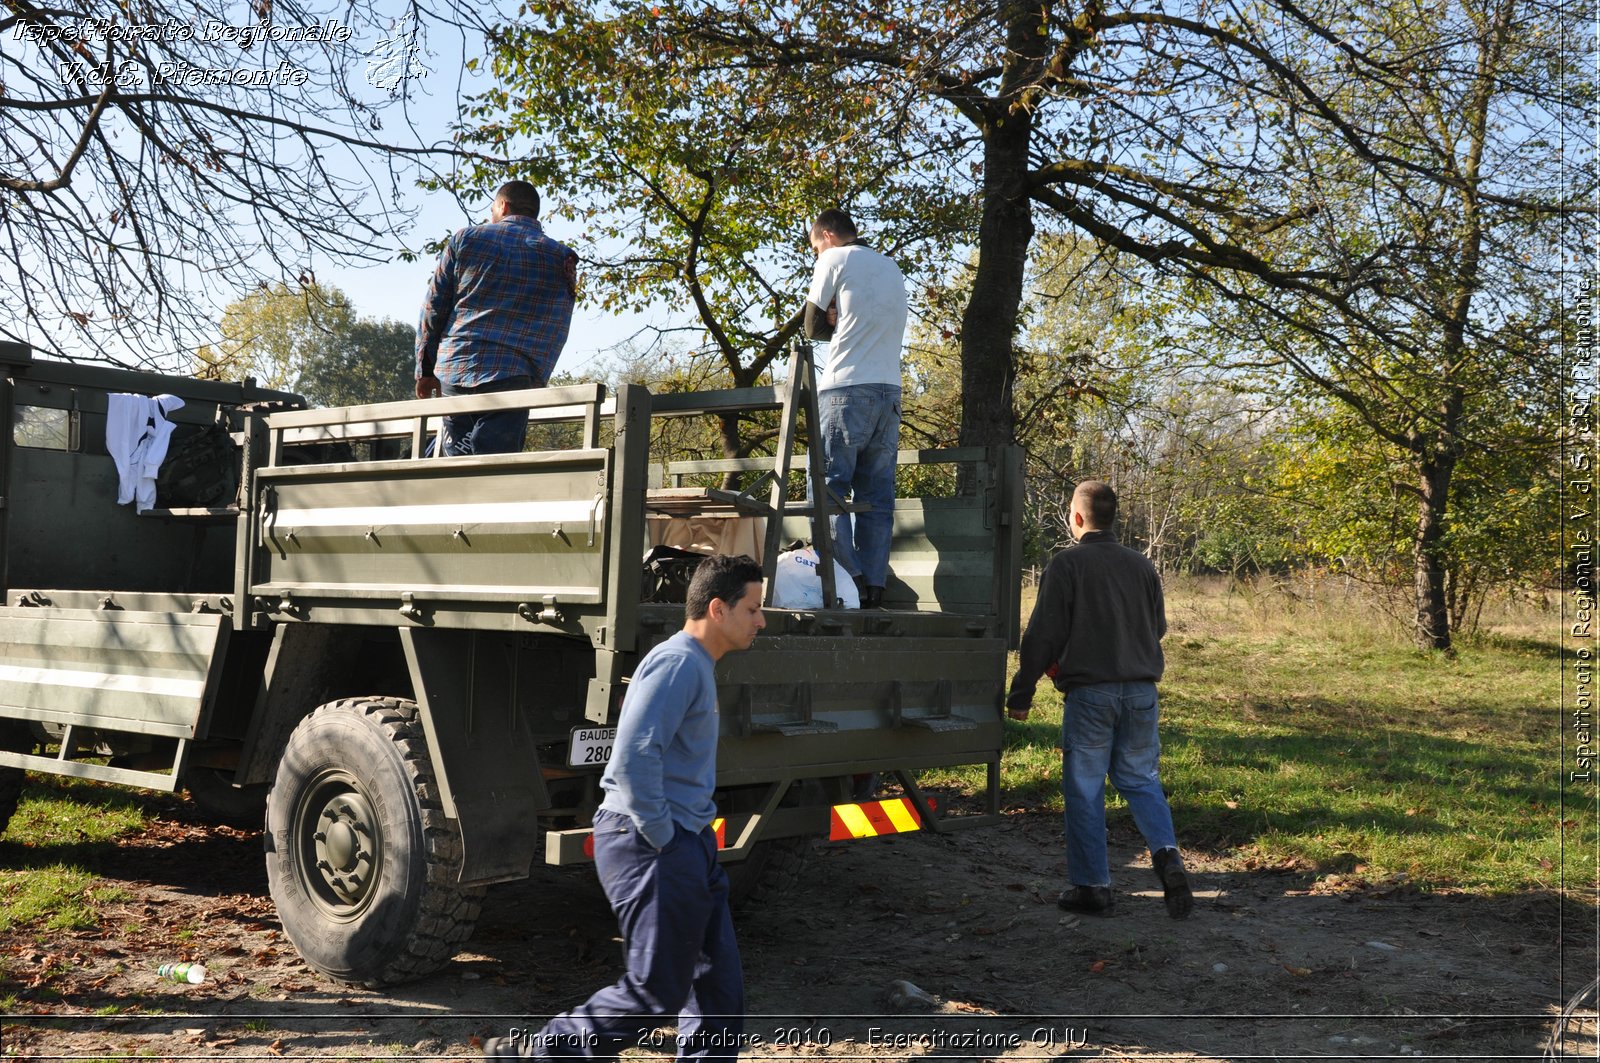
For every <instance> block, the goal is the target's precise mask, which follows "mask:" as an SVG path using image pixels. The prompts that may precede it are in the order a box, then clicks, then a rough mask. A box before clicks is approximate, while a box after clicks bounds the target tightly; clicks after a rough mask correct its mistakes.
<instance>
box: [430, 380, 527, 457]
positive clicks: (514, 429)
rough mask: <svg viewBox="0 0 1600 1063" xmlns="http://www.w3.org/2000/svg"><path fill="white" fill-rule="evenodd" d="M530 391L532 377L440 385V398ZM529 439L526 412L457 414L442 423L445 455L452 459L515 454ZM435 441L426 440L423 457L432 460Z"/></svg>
mask: <svg viewBox="0 0 1600 1063" xmlns="http://www.w3.org/2000/svg"><path fill="white" fill-rule="evenodd" d="M531 387H533V377H531V376H508V377H502V378H501V379H499V380H491V381H489V382H488V383H487V384H479V385H478V386H476V387H469V388H463V387H457V386H456V385H454V384H442V385H440V394H442V395H443V396H444V397H445V398H449V397H450V396H452V395H489V394H493V393H494V392H498V391H522V390H524V389H526V388H531ZM527 435H528V411H527V410H500V411H499V412H497V413H458V414H455V415H453V416H450V417H446V418H445V419H444V452H445V454H446V455H448V456H450V457H452V458H454V457H460V456H461V455H463V454H515V453H517V452H518V451H519V450H521V449H522V445H523V442H524V441H525V440H526V439H527ZM435 442H436V441H435V440H432V439H430V440H428V445H427V447H426V448H424V450H423V452H422V453H423V456H424V457H429V458H431V457H433V449H434V443H435Z"/></svg>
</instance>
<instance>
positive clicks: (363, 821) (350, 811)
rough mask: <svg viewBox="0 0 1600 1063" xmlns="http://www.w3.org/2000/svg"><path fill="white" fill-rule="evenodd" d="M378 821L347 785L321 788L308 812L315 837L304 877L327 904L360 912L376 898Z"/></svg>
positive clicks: (308, 825)
mask: <svg viewBox="0 0 1600 1063" xmlns="http://www.w3.org/2000/svg"><path fill="white" fill-rule="evenodd" d="M377 822H378V819H377V816H376V814H375V813H374V812H373V809H372V805H371V804H370V803H369V802H368V801H367V799H366V797H365V795H363V794H362V793H361V792H360V791H358V790H355V789H352V788H350V787H349V786H348V784H343V785H340V784H331V781H330V785H325V786H323V787H319V788H318V790H317V792H316V793H314V794H312V795H311V800H310V801H308V802H307V803H306V806H305V818H304V819H303V820H302V823H303V824H304V826H305V829H306V830H308V831H309V832H310V841H311V843H312V844H311V846H310V847H309V848H310V852H309V853H308V854H307V855H308V856H309V857H310V860H309V861H308V863H309V864H310V866H309V867H307V868H305V869H304V871H305V874H306V876H307V879H308V880H309V885H311V886H312V892H313V894H314V895H316V896H317V897H318V898H319V899H320V900H321V901H322V902H323V904H325V905H327V906H330V907H333V908H340V909H347V906H348V907H350V908H359V907H360V906H361V905H362V904H363V903H364V902H365V901H366V899H367V898H368V897H369V896H370V895H371V893H372V888H373V884H374V883H375V882H376V881H377V878H378V875H377V871H378V863H379V860H380V859H381V848H380V844H381V840H382V839H381V838H380V836H379V833H378V827H377Z"/></svg>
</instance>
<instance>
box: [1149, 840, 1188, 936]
mask: <svg viewBox="0 0 1600 1063" xmlns="http://www.w3.org/2000/svg"><path fill="white" fill-rule="evenodd" d="M1150 866H1151V867H1153V868H1155V872H1156V879H1157V880H1158V881H1159V882H1160V883H1161V895H1162V898H1163V899H1164V900H1165V901H1166V902H1167V914H1168V915H1170V916H1172V918H1174V919H1187V918H1189V913H1190V912H1192V911H1194V894H1193V893H1192V892H1191V891H1190V890H1189V876H1188V875H1187V874H1186V873H1185V872H1184V870H1183V857H1182V856H1180V855H1179V854H1178V850H1176V849H1162V850H1161V851H1160V852H1155V853H1151V854H1150Z"/></svg>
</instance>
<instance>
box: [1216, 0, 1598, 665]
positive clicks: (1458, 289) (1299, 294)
mask: <svg viewBox="0 0 1600 1063" xmlns="http://www.w3.org/2000/svg"><path fill="white" fill-rule="evenodd" d="M1575 18H1577V15H1576V13H1574V12H1572V11H1569V10H1566V9H1563V8H1559V7H1546V6H1542V5H1535V4H1530V3H1526V2H1525V0H1449V2H1447V3H1441V4H1439V5H1437V7H1436V8H1435V9H1430V11H1429V16H1428V17H1426V18H1418V17H1417V13H1416V8H1415V7H1414V6H1413V5H1411V4H1404V3H1380V4H1375V5H1363V6H1361V7H1359V8H1355V7H1352V8H1350V9H1348V10H1345V11H1343V12H1342V13H1341V16H1340V21H1341V24H1342V25H1344V26H1345V28H1346V32H1345V33H1344V34H1342V35H1341V37H1340V38H1339V40H1338V41H1337V42H1322V43H1317V42H1309V41H1308V42H1306V43H1307V47H1308V54H1309V55H1310V56H1311V57H1315V56H1316V55H1318V54H1319V53H1322V52H1326V51H1327V50H1328V49H1329V48H1333V49H1334V51H1335V52H1337V54H1339V55H1342V56H1343V66H1342V68H1341V67H1335V66H1333V65H1331V64H1326V63H1317V62H1315V61H1314V59H1313V58H1308V59H1304V60H1301V61H1299V62H1298V63H1297V68H1298V69H1301V70H1302V71H1303V72H1302V74H1301V76H1302V78H1303V80H1305V81H1306V83H1307V84H1308V85H1311V86H1312V87H1313V89H1314V91H1316V92H1318V93H1319V94H1321V95H1323V96H1325V97H1326V98H1328V99H1330V100H1333V101H1335V102H1336V103H1337V105H1338V108H1339V111H1338V113H1339V114H1340V115H1342V116H1344V117H1343V118H1342V119H1341V120H1340V121H1335V120H1334V119H1333V118H1331V117H1329V116H1326V115H1318V114H1304V115H1296V116H1294V119H1295V120H1294V121H1293V122H1291V123H1290V124H1288V125H1287V126H1286V129H1285V134H1284V136H1283V137H1282V138H1281V140H1280V141H1279V144H1278V148H1277V150H1279V151H1280V152H1281V153H1282V154H1281V164H1282V167H1283V168H1284V169H1285V170H1286V171H1288V172H1293V173H1295V174H1296V175H1297V176H1296V180H1294V181H1293V182H1289V183H1287V188H1286V192H1285V195H1286V196H1287V205H1288V207H1289V211H1288V214H1289V216H1290V217H1291V218H1292V219H1293V220H1292V221H1290V222H1288V223H1286V224H1285V225H1284V226H1282V227H1280V228H1279V229H1278V230H1277V231H1276V232H1274V233H1272V234H1270V237H1269V238H1267V239H1263V240H1262V241H1259V246H1261V247H1263V248H1267V249H1269V250H1268V251H1263V253H1271V254H1274V255H1276V256H1277V257H1278V258H1280V259H1283V260H1287V261H1294V260H1295V259H1298V260H1299V261H1300V262H1301V263H1303V264H1305V265H1306V266H1310V265H1311V264H1313V263H1316V262H1322V263H1327V264H1329V265H1330V266H1332V267H1335V268H1337V269H1339V270H1341V271H1343V272H1344V274H1345V275H1347V276H1348V277H1350V278H1351V281H1350V283H1349V284H1348V287H1347V292H1346V294H1345V296H1344V297H1343V298H1342V299H1341V300H1340V301H1339V302H1338V303H1336V304H1332V305H1330V304H1329V303H1327V302H1326V301H1325V300H1322V299H1319V298H1311V297H1309V296H1308V295H1307V294H1306V293H1305V292H1303V291H1299V290H1295V289H1292V288H1283V287H1272V286H1269V285H1264V284H1261V283H1258V282H1251V281H1241V282H1238V283H1237V284H1236V285H1235V283H1234V281H1229V280H1226V279H1220V278H1218V277H1216V276H1211V277H1208V278H1207V279H1208V280H1209V281H1210V282H1211V283H1212V284H1214V285H1216V286H1218V287H1219V288H1220V289H1221V290H1222V292H1223V295H1224V296H1225V300H1224V301H1225V303H1226V305H1230V306H1232V307H1234V308H1235V310H1236V312H1235V313H1234V314H1232V315H1231V317H1229V318H1228V320H1226V321H1225V322H1223V328H1224V330H1225V331H1226V332H1227V333H1228V334H1230V335H1231V336H1232V337H1233V343H1232V344H1230V345H1228V346H1227V347H1224V348H1223V349H1224V350H1228V351H1229V352H1230V353H1232V354H1238V353H1239V352H1240V351H1241V348H1242V350H1243V355H1242V358H1241V360H1242V361H1246V362H1249V363H1252V364H1255V365H1262V364H1266V365H1267V366H1268V367H1269V369H1272V370H1274V371H1277V372H1278V373H1279V375H1280V380H1282V381H1284V382H1285V383H1286V385H1287V387H1288V389H1289V390H1290V391H1292V392H1295V393H1298V394H1300V395H1301V396H1304V397H1305V399H1306V401H1307V402H1309V403H1311V406H1310V407H1307V408H1313V407H1315V406H1316V405H1317V404H1319V403H1321V402H1332V403H1335V404H1337V405H1338V406H1340V407H1342V408H1343V409H1344V411H1346V413H1347V414H1348V415H1349V419H1348V420H1345V419H1342V418H1341V419H1338V420H1337V421H1336V422H1334V423H1333V424H1332V425H1331V426H1330V430H1331V438H1334V439H1337V440H1339V441H1340V442H1341V443H1342V444H1343V445H1344V447H1345V448H1346V449H1348V450H1350V451H1351V460H1358V459H1364V460H1365V461H1366V467H1367V468H1368V469H1369V471H1376V470H1379V469H1381V470H1382V471H1383V475H1382V476H1381V477H1380V478H1379V479H1378V480H1376V481H1374V483H1373V492H1372V493H1373V494H1375V495H1389V494H1392V496H1393V497H1394V498H1395V499H1396V500H1397V504H1403V506H1404V507H1405V508H1406V509H1407V510H1408V513H1409V515H1408V517H1407V519H1406V520H1405V521H1404V542H1405V543H1406V546H1407V551H1408V556H1409V558H1410V565H1409V569H1410V572H1409V579H1408V580H1407V582H1408V583H1409V584H1410V587H1411V600H1412V623H1413V629H1414V634H1415V640H1416V642H1417V644H1418V645H1419V646H1421V647H1424V648H1430V649H1448V648H1449V646H1450V641H1451V640H1450V632H1451V619H1452V612H1454V613H1455V614H1456V615H1457V616H1459V615H1461V613H1462V611H1461V609H1460V608H1459V602H1461V601H1463V600H1465V599H1470V597H1471V593H1470V591H1468V590H1467V589H1466V588H1468V587H1469V586H1470V585H1472V584H1473V582H1474V581H1475V580H1476V579H1478V578H1480V577H1481V576H1483V575H1484V574H1485V573H1487V572H1488V571H1489V568H1486V567H1485V565H1486V564H1487V560H1486V555H1483V556H1477V557H1474V556H1473V555H1472V554H1470V553H1462V552H1461V550H1460V546H1461V544H1462V543H1463V542H1465V541H1466V540H1467V539H1469V538H1471V535H1470V533H1469V532H1468V524H1469V522H1470V521H1471V520H1472V519H1473V517H1471V516H1468V515H1466V514H1458V513H1457V507H1456V502H1455V501H1454V499H1455V492H1456V491H1457V490H1458V488H1460V487H1462V486H1464V485H1463V484H1462V483H1461V482H1459V481H1458V476H1461V475H1463V474H1465V473H1467V472H1468V470H1469V469H1470V470H1471V477H1472V478H1473V483H1474V484H1475V489H1477V490H1480V491H1481V490H1484V489H1488V490H1490V492H1491V494H1492V493H1493V490H1494V486H1495V485H1497V486H1498V487H1499V489H1500V490H1502V491H1505V490H1508V489H1511V488H1514V487H1518V486H1519V482H1518V481H1517V480H1516V479H1515V477H1516V476H1519V475H1527V474H1529V473H1530V471H1531V470H1534V469H1538V468H1542V467H1546V466H1547V465H1548V464H1549V462H1550V461H1551V460H1552V455H1553V448H1554V446H1555V445H1556V442H1557V440H1558V436H1557V434H1556V433H1554V432H1551V431H1550V429H1551V426H1552V425H1553V424H1555V423H1556V422H1555V420H1554V419H1553V418H1552V417H1550V416H1549V413H1550V411H1552V410H1553V409H1554V408H1555V407H1556V406H1557V405H1558V404H1559V401H1560V396H1559V380H1560V365H1559V360H1558V354H1559V350H1560V347H1561V345H1562V343H1563V342H1565V341H1567V340H1570V337H1564V336H1562V335H1561V334H1560V333H1559V331H1558V327H1559V323H1560V322H1561V321H1562V320H1563V318H1562V315H1561V313H1560V310H1559V306H1558V301H1559V299H1560V298H1561V296H1562V294H1563V277H1564V270H1565V268H1566V263H1567V262H1568V261H1571V260H1575V259H1576V257H1577V256H1578V255H1580V254H1581V238H1580V236H1579V235H1578V233H1577V231H1576V230H1577V227H1576V226H1572V225H1571V224H1570V223H1569V221H1568V219H1569V218H1570V216H1571V214H1572V212H1573V208H1572V207H1571V206H1570V200H1569V199H1568V198H1566V197H1574V196H1575V194H1576V198H1579V199H1581V198H1582V197H1583V196H1584V195H1587V194H1589V193H1588V192H1585V191H1584V190H1592V189H1593V188H1594V187H1595V176H1594V172H1593V170H1592V168H1587V167H1582V166H1573V167H1572V169H1571V172H1570V173H1569V175H1568V177H1569V179H1570V184H1571V185H1572V186H1576V187H1568V188H1565V189H1563V188H1561V187H1558V186H1556V185H1552V183H1551V181H1550V177H1551V170H1552V167H1551V165H1550V163H1551V154H1552V153H1555V152H1558V151H1559V150H1560V145H1561V143H1562V142H1563V140H1564V139H1565V138H1566V137H1567V136H1568V135H1569V134H1573V133H1574V132H1575V129H1574V125H1573V123H1574V121H1575V115H1576V113H1577V111H1578V109H1579V107H1580V106H1581V104H1582V103H1583V101H1585V100H1592V99H1593V92H1594V87H1593V83H1592V80H1587V79H1584V78H1582V77H1580V76H1577V75H1575V74H1574V75H1570V76H1569V75H1568V73H1567V72H1566V71H1565V70H1564V69H1563V64H1562V57H1561V56H1560V54H1559V53H1558V52H1557V51H1556V44H1555V42H1556V41H1557V40H1559V39H1563V35H1566V37H1565V39H1571V40H1576V39H1579V37H1580V34H1578V33H1577V31H1576V23H1574V22H1573V19H1575ZM1350 123H1354V125H1353V126H1351V125H1350ZM1569 161H1575V160H1569ZM1210 309H1211V310H1212V311H1213V313H1212V314H1211V315H1210V316H1212V317H1213V318H1214V319H1217V318H1221V317H1223V316H1224V315H1225V313H1226V311H1224V310H1221V309H1220V308H1219V305H1218V303H1217V302H1216V301H1213V302H1211V304H1210ZM1283 370H1287V371H1288V375H1287V376H1284V375H1283V373H1282V371H1283ZM1326 416H1327V415H1326V414H1325V413H1324V414H1321V415H1319V417H1321V418H1325V417H1326ZM1357 429H1359V433H1364V434H1365V436H1366V438H1365V439H1358V437H1357V433H1356V430H1357ZM1379 454H1382V455H1383V458H1382V460H1380V459H1379V457H1378V455H1379ZM1484 454H1493V455H1496V456H1505V458H1506V460H1504V461H1499V462H1493V463H1486V462H1484V461H1482V460H1481V457H1480V456H1481V455H1484ZM1512 455H1516V456H1517V459H1518V460H1517V461H1512V460H1510V456H1512ZM1521 483H1522V484H1526V483H1527V481H1521ZM1352 519H1354V518H1352ZM1349 531H1350V533H1351V534H1352V535H1353V536H1354V537H1355V538H1357V539H1360V540H1362V541H1369V542H1370V541H1372V537H1371V536H1369V535H1367V534H1366V531H1365V530H1364V529H1361V528H1359V527H1357V526H1355V525H1352V526H1351V527H1350V529H1349ZM1463 595H1465V598H1464V597H1463ZM1452 601H1455V602H1457V603H1458V606H1457V607H1456V608H1454V609H1453V608H1452Z"/></svg>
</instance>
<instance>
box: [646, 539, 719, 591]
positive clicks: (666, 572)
mask: <svg viewBox="0 0 1600 1063" xmlns="http://www.w3.org/2000/svg"><path fill="white" fill-rule="evenodd" d="M706 557H707V555H706V554H697V553H695V552H694V551H692V550H680V549H678V548H677V547H676V546H652V547H651V548H650V552H649V553H647V554H645V555H644V588H643V589H644V600H645V601H647V602H681V601H683V600H684V598H685V597H686V596H687V595H688V593H689V581H690V580H691V579H693V578H694V570H695V569H697V568H699V567H700V562H702V561H704V560H705V559H706Z"/></svg>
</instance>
